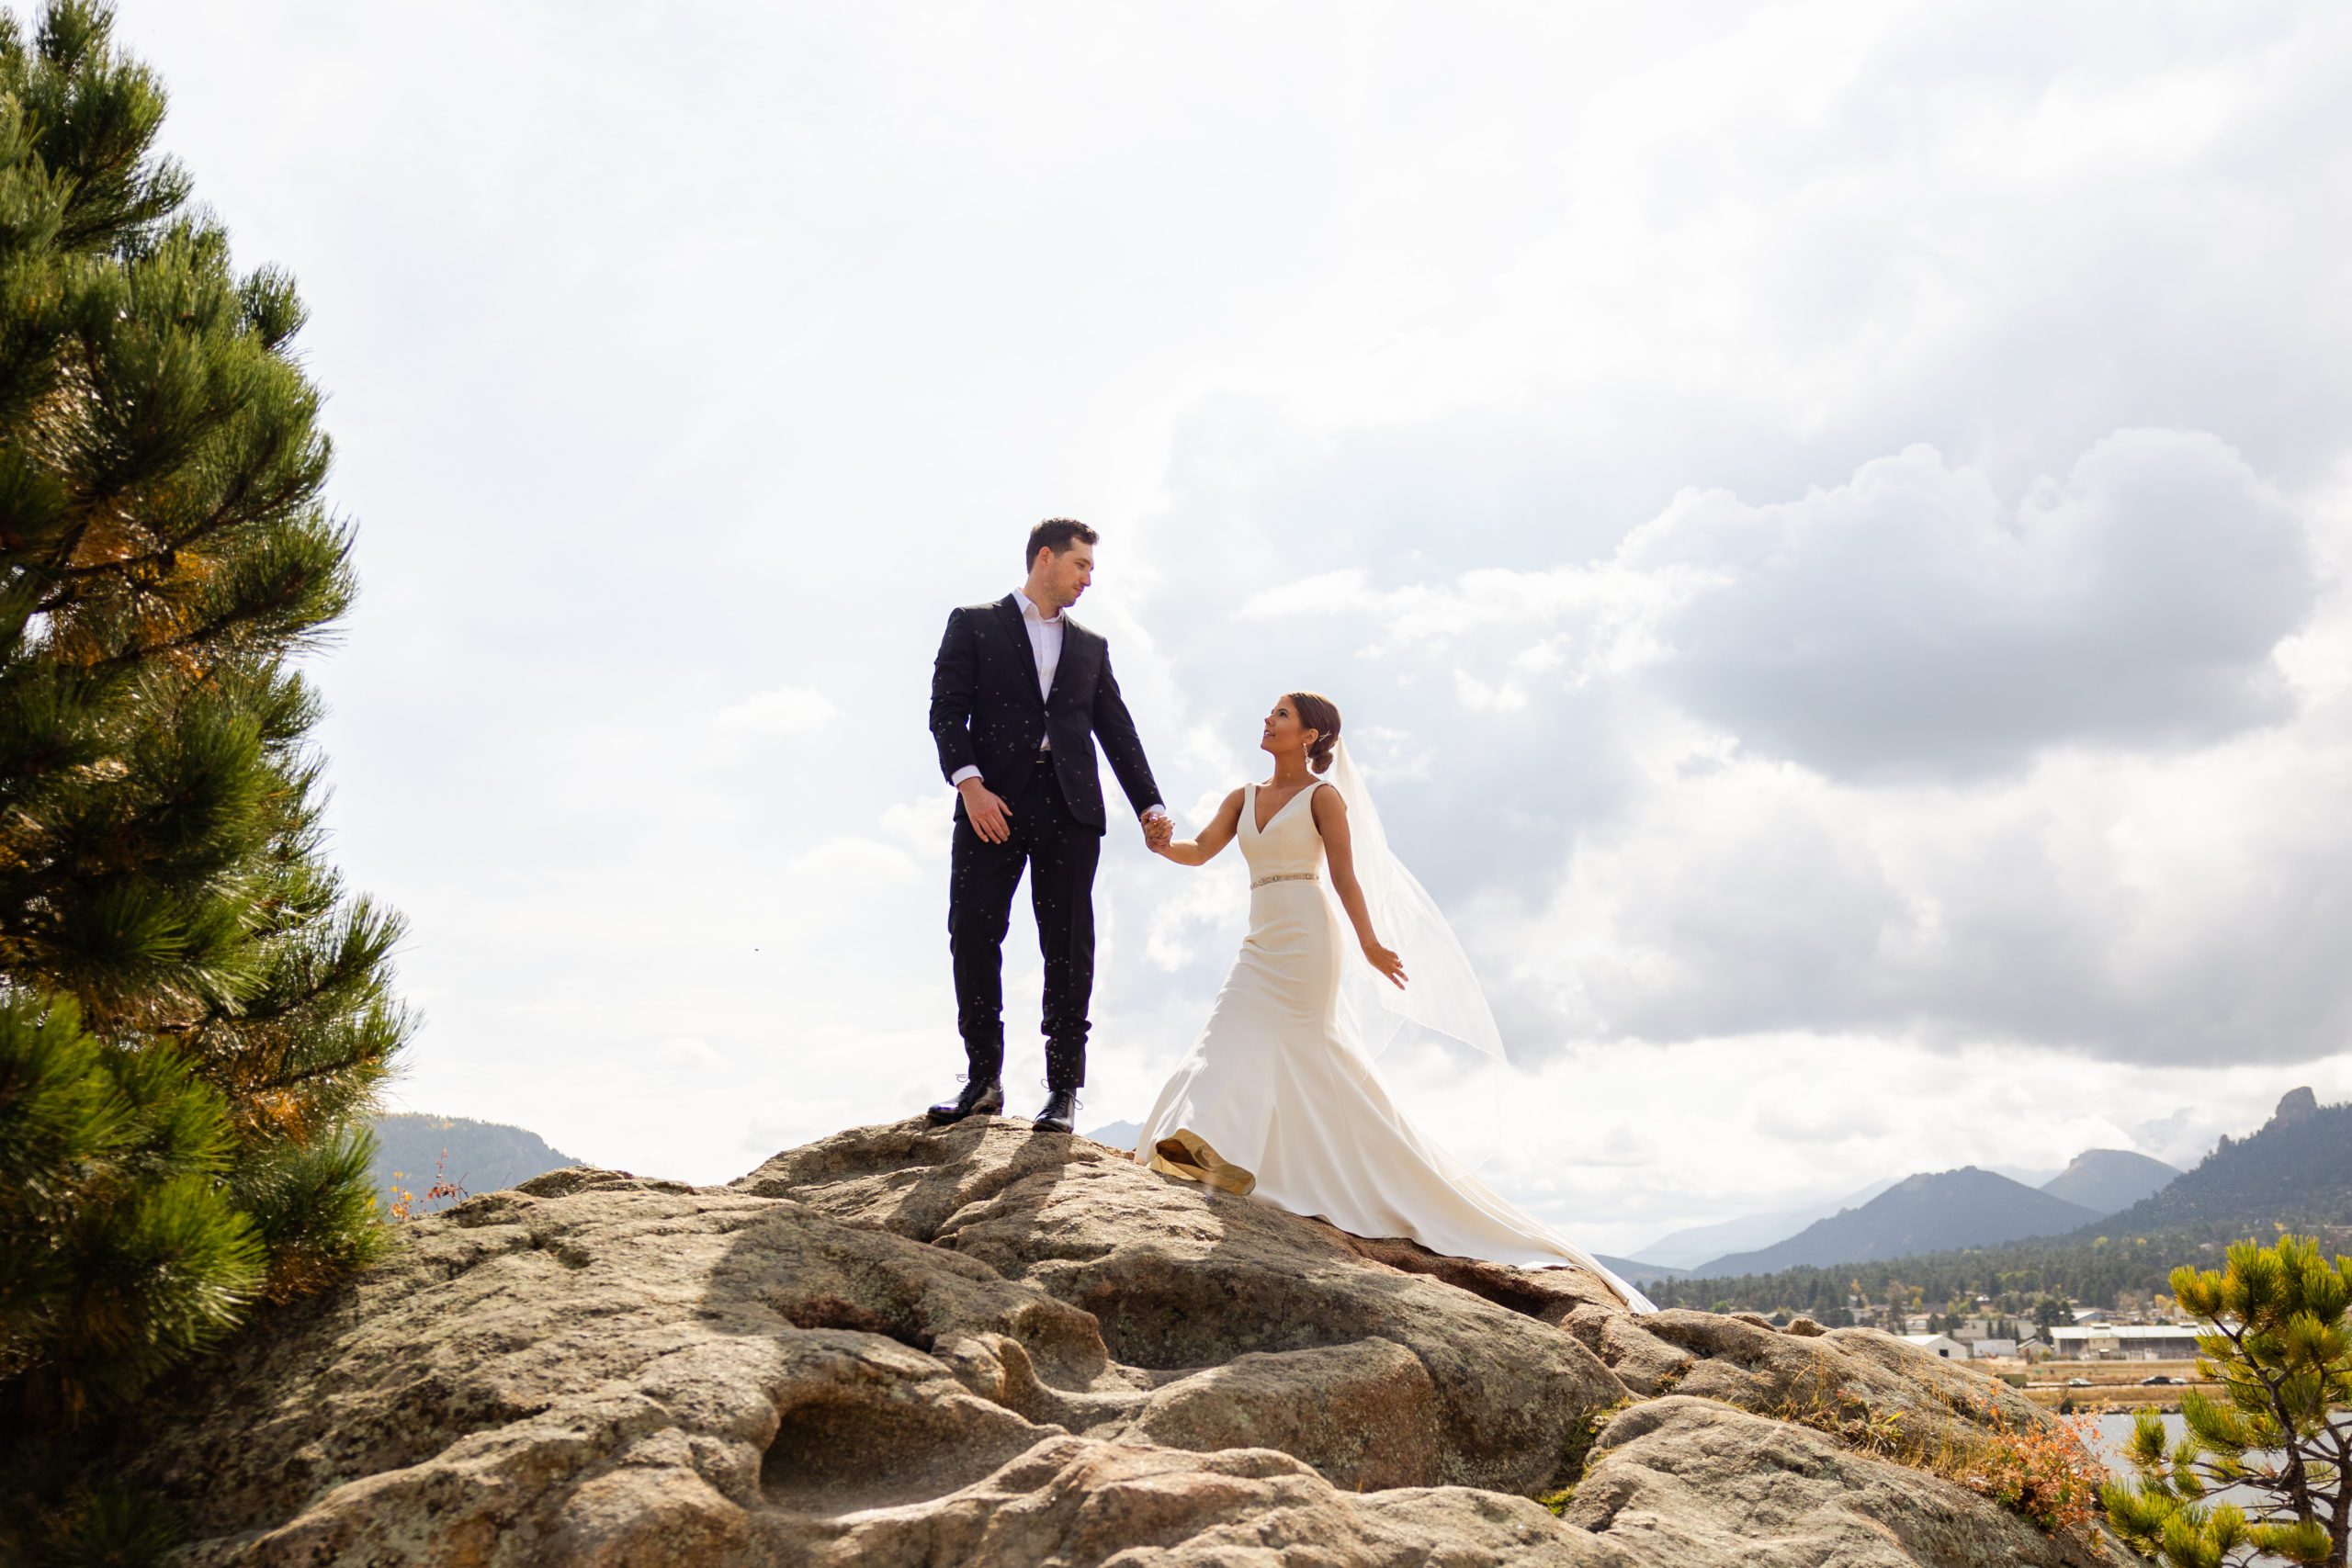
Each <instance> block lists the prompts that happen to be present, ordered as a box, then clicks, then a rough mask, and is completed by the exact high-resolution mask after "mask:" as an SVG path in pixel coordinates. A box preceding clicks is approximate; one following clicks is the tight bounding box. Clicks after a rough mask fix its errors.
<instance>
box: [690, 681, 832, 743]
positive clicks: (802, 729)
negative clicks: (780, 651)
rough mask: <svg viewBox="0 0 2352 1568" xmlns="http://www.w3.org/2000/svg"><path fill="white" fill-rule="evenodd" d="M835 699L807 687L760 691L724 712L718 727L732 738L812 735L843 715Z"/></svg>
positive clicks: (719, 718) (786, 687)
mask: <svg viewBox="0 0 2352 1568" xmlns="http://www.w3.org/2000/svg"><path fill="white" fill-rule="evenodd" d="M840 713H841V710H840V709H838V708H836V707H834V706H833V704H832V699H831V698H830V697H828V696H826V695H825V694H824V693H822V692H820V691H815V690H812V689H810V688H809V687H806V686H779V687H777V688H776V689H775V691H772V692H758V693H754V694H752V695H751V696H748V697H745V698H744V699H743V700H742V701H741V702H740V703H736V704H735V705H732V706H730V707H728V708H725V709H723V710H721V711H720V713H719V715H718V728H719V729H720V730H721V731H723V732H725V733H727V734H730V735H740V736H747V737H757V738H759V739H780V738H788V737H791V736H797V735H809V734H813V733H815V732H816V731H818V730H820V729H822V728H825V727H826V726H827V725H830V724H831V723H832V722H833V720H834V719H835V718H837V717H839V716H840Z"/></svg>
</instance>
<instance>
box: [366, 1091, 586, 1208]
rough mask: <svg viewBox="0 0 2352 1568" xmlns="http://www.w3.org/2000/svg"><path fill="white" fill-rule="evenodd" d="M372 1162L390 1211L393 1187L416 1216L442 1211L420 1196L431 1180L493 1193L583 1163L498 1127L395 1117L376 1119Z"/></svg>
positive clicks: (514, 1129) (453, 1118)
mask: <svg viewBox="0 0 2352 1568" xmlns="http://www.w3.org/2000/svg"><path fill="white" fill-rule="evenodd" d="M375 1126H376V1157H375V1158H374V1159H373V1160H372V1161H370V1162H369V1164H368V1172H369V1174H370V1175H372V1176H373V1177H374V1178H375V1179H376V1186H377V1189H378V1190H379V1191H381V1192H382V1193H383V1194H384V1201H385V1202H386V1203H387V1204H388V1205H389V1204H390V1202H391V1201H393V1200H392V1187H393V1185H394V1179H395V1177H397V1179H398V1185H399V1186H401V1188H404V1189H405V1190H408V1191H409V1192H411V1193H413V1194H414V1195H415V1198H416V1200H417V1201H416V1207H417V1209H419V1210H420V1211H422V1210H428V1209H435V1208H440V1207H443V1206H444V1204H443V1203H441V1202H437V1201H435V1202H427V1201H424V1195H425V1193H426V1192H427V1191H429V1190H431V1189H432V1187H433V1184H434V1182H435V1180H436V1179H446V1180H447V1181H450V1182H453V1183H455V1184H456V1185H458V1186H459V1187H462V1188H464V1189H465V1190H466V1191H468V1192H469V1193H473V1192H496V1191H500V1190H503V1189H505V1188H508V1187H512V1186H514V1185H515V1183H516V1182H518V1181H528V1180H530V1179H531V1178H533V1177H535V1176H538V1175H540V1174H542V1173H544V1172H546V1171H550V1170H558V1169H560V1168H563V1167H565V1166H573V1165H579V1164H581V1163H582V1162H581V1161H579V1160H576V1159H574V1158H572V1157H571V1156H570V1155H568V1154H565V1153H563V1152H562V1151H561V1150H560V1149H555V1148H550V1147H548V1144H547V1142H546V1140H545V1139H543V1138H541V1137H540V1136H539V1135H538V1134H537V1133H530V1132H526V1131H524V1130H523V1129H522V1128H520V1127H510V1126H508V1125H506V1124H505V1123H504V1122H475V1121H470V1120H469V1119H468V1118H466V1117H463V1116H420V1115H413V1114H406V1113H402V1114H397V1115H390V1116H379V1117H377V1118H376V1123H375Z"/></svg>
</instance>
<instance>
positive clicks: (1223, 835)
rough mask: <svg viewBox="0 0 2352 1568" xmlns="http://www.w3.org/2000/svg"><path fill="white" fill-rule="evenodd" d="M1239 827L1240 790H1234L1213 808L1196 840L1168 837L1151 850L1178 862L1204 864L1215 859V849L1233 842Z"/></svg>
mask: <svg viewBox="0 0 2352 1568" xmlns="http://www.w3.org/2000/svg"><path fill="white" fill-rule="evenodd" d="M1240 830H1241V792H1240V791H1239V790H1238V789H1237V790H1235V791H1234V792H1233V793H1232V794H1231V795H1227V796H1226V797H1225V804H1224V805H1222V806H1220V807H1217V808H1216V816H1214V817H1212V818H1209V825H1208V826H1207V827H1205V828H1204V829H1201V836H1200V837H1199V838H1197V839H1170V840H1168V842H1166V843H1164V844H1162V845H1160V846H1159V849H1158V850H1156V851H1154V853H1155V854H1159V855H1164V856H1166V857H1167V858H1168V859H1170V860H1172V861H1174V862H1175V863H1177V864H1178V865H1206V864H1208V863H1209V862H1211V861H1213V860H1215V859H1216V854H1217V852H1218V851H1219V850H1221V849H1223V848H1225V846H1226V845H1227V844H1229V843H1231V842H1233V836H1234V834H1236V833H1238V832H1239V831H1240Z"/></svg>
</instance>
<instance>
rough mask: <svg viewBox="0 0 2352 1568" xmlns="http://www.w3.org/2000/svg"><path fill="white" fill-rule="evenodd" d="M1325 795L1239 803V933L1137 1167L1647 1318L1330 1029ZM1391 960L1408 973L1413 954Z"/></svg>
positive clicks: (1335, 943) (1335, 954) (1336, 977)
mask: <svg viewBox="0 0 2352 1568" xmlns="http://www.w3.org/2000/svg"><path fill="white" fill-rule="evenodd" d="M1328 787H1330V786H1329V784H1312V785H1309V786H1308V787H1307V788H1306V789H1304V790H1301V791H1300V792H1299V793H1298V794H1297V795H1294V796H1292V797H1291V798H1290V799H1289V800H1287V801H1284V802H1283V806H1282V808H1281V809H1280V810H1278V811H1276V812H1275V813H1274V815H1273V817H1272V818H1271V819H1270V820H1269V821H1268V822H1267V823H1266V825H1265V827H1264V828H1263V829H1260V828H1259V827H1258V786H1257V785H1255V784H1251V785H1250V786H1249V787H1248V788H1247V789H1245V790H1244V791H1243V792H1242V803H1241V823H1240V827H1239V829H1238V838H1239V839H1240V840H1241V853H1242V856H1243V858H1244V859H1245V860H1247V861H1248V862H1249V866H1250V933H1249V935H1248V936H1247V937H1245V938H1244V939H1243V941H1242V943H1241V952H1240V954H1239V956H1238V957H1237V958H1236V959H1235V960H1234V964H1233V970H1232V972H1231V973H1230V974H1229V975H1227V977H1226V981H1225V986H1224V987H1223V988H1222V989H1221V990H1219V991H1218V992H1217V997H1216V1007H1215V1008H1214V1009H1213V1010H1211V1011H1210V1013H1209V1019H1208V1022H1207V1024H1206V1026H1204V1028H1203V1029H1202V1031H1201V1034H1200V1038H1199V1039H1198V1040H1197V1041H1195V1042H1194V1043H1193V1048H1192V1050H1191V1051H1190V1052H1189V1053H1188V1054H1187V1055H1185V1057H1184V1059H1183V1061H1182V1064H1180V1065H1179V1066H1178V1067H1177V1069H1176V1072H1175V1075H1174V1076H1173V1077H1170V1079H1169V1080H1168V1084H1167V1087H1166V1088H1164V1089H1161V1090H1160V1091H1159V1102H1158V1103H1157V1104H1155V1105H1154V1106H1153V1107H1152V1109H1151V1114H1150V1115H1149V1116H1148V1117H1146V1118H1145V1120H1144V1123H1143V1132H1142V1135H1141V1136H1140V1137H1139V1138H1138V1139H1137V1141H1136V1157H1137V1158H1138V1159H1141V1160H1142V1161H1144V1162H1145V1163H1146V1164H1147V1165H1148V1166H1150V1167H1151V1168H1153V1169H1155V1170H1159V1171H1162V1172H1164V1173H1166V1174H1168V1175H1170V1176H1177V1177H1182V1178H1184V1179H1188V1180H1193V1181H1201V1182H1205V1183H1207V1184H1209V1185H1211V1186H1214V1187H1218V1188H1221V1189H1223V1190H1227V1191H1230V1192H1236V1193H1241V1194H1254V1195H1255V1196H1256V1197H1257V1198H1260V1199H1262V1200H1265V1201H1269V1202H1272V1203H1274V1204H1276V1205H1278V1206H1280V1207H1282V1208H1283V1209H1287V1210H1289V1211H1290V1212H1291V1213H1298V1214H1319V1215H1321V1216H1322V1217H1323V1218H1325V1219H1327V1220H1329V1221H1330V1222H1331V1223H1332V1224H1335V1225H1337V1226H1339V1227H1340V1229H1341V1230H1344V1231H1347V1232H1350V1233H1351V1234H1352V1235H1362V1236H1409V1237H1410V1238H1412V1239H1413V1240H1415V1241H1418V1242H1419V1243H1420V1244H1421V1245H1422V1246H1423V1247H1428V1248H1429V1249H1430V1251H1432V1252H1436V1253H1441V1254H1443V1255H1446V1256H1449V1257H1455V1258H1487V1259H1491V1260H1493V1261H1495V1262H1498V1263H1514V1264H1523V1265H1544V1264H1559V1263H1573V1264H1575V1265H1577V1266H1578V1267H1579V1268H1583V1269H1589V1270H1590V1271H1591V1272H1592V1273H1594V1274H1596V1275H1598V1276H1599V1277H1600V1279H1602V1280H1606V1281H1607V1282H1608V1284H1609V1286H1610V1288H1611V1289H1612V1290H1614V1291H1615V1292H1617V1293H1618V1294H1619V1295H1620V1296H1622V1297H1623V1298H1624V1301H1625V1303H1626V1305H1628V1306H1629V1307H1631V1308H1632V1309H1633V1310H1634V1311H1635V1312H1641V1313H1646V1312H1654V1311H1656V1310H1657V1308H1656V1307H1654V1306H1653V1305H1652V1304H1651V1303H1650V1302H1649V1300H1648V1299H1647V1298H1646V1297H1645V1296H1644V1295H1643V1294H1642V1293H1641V1292H1639V1291H1636V1290H1634V1288H1633V1287H1632V1286H1631V1285H1629V1284H1627V1283H1626V1282H1625V1281H1624V1280H1620V1279H1619V1278H1618V1277H1617V1276H1616V1275H1614V1274H1612V1273H1611V1272H1610V1271H1609V1270H1608V1269H1604V1268H1602V1267H1601V1265H1600V1262H1599V1260H1598V1259H1596V1258H1593V1257H1592V1256H1591V1255H1590V1254H1589V1253H1588V1252H1586V1251H1584V1250H1583V1249H1582V1248H1580V1247H1577V1246H1576V1245H1575V1244H1574V1243H1572V1242H1570V1241H1569V1240H1568V1239H1567V1238H1566V1237H1565V1236H1563V1235H1560V1234H1559V1233H1558V1232H1557V1231H1555V1230H1554V1229H1552V1228H1551V1227H1550V1226H1549V1225H1546V1224H1544V1223H1543V1222H1542V1221H1541V1220H1538V1219H1536V1218H1535V1217H1534V1216H1533V1215H1532V1214H1528V1213H1523V1212H1522V1211H1521V1210H1520V1209H1518V1208H1516V1207H1514V1206H1513V1205H1512V1204H1511V1203H1510V1201H1508V1200H1506V1199H1504V1198H1503V1197H1502V1196H1501V1195H1500V1194H1499V1193H1498V1192H1496V1191H1495V1190H1493V1189H1492V1188H1490V1187H1488V1186H1487V1184H1486V1183H1485V1182H1484V1181H1482V1180H1480V1179H1478V1176H1477V1173H1476V1172H1475V1171H1473V1170H1471V1169H1470V1168H1468V1167H1466V1166H1464V1164H1462V1163H1461V1162H1460V1161H1459V1160H1457V1159H1455V1158H1454V1157H1453V1156H1452V1155H1450V1154H1448V1153H1447V1152H1446V1151H1445V1150H1444V1149H1442V1148H1441V1147H1439V1146H1438V1145H1436V1144H1435V1143H1433V1142H1431V1141H1430V1138H1429V1137H1428V1136H1427V1135H1425V1134H1422V1133H1421V1132H1420V1131H1419V1129H1417V1128H1416V1127H1415V1126H1414V1125H1413V1124H1412V1122H1411V1121H1410V1120H1409V1119H1408V1117H1406V1116H1405V1114H1404V1113H1403V1112H1402V1111H1399V1110H1397V1105H1396V1102H1395V1101H1394V1100H1391V1099H1390V1098H1389V1094H1388V1090H1387V1089H1386V1087H1385V1085H1384V1084H1382V1082H1381V1080H1380V1076H1379V1074H1378V1073H1377V1072H1376V1071H1374V1067H1373V1064H1372V1060H1371V1058H1370V1057H1369V1056H1367V1055H1365V1054H1364V1052H1363V1050H1362V1049H1361V1048H1360V1046H1359V1045H1358V1043H1356V1041H1355V1040H1354V1039H1352V1038H1351V1033H1350V1032H1349V1031H1348V1029H1347V1028H1346V1027H1345V1026H1344V1025H1343V1024H1342V1022H1341V1018H1340V1006H1339V1001H1340V979H1341V971H1342V967H1343V965H1344V964H1345V963H1346V962H1347V961H1348V960H1349V959H1350V958H1351V957H1352V956H1353V953H1354V948H1355V943H1354V942H1353V940H1352V938H1351V933H1350V932H1349V931H1347V929H1346V928H1345V927H1344V926H1343V925H1342V924H1341V923H1340V917H1339V913H1338V910H1337V908H1336V907H1335V904H1334V902H1333V901H1332V900H1331V899H1329V898H1327V897H1325V894H1324V890H1323V886H1322V875H1323V837H1322V835H1321V834H1320V833H1319V832H1317V829H1316V827H1315V817H1314V809H1313V807H1311V806H1310V805H1309V804H1308V802H1309V801H1310V800H1311V799H1312V798H1313V796H1314V795H1315V793H1316V791H1317V790H1318V789H1322V788H1328ZM1376 923H1377V919H1376V917H1375V924H1376ZM1381 934H1382V937H1383V939H1384V940H1393V938H1391V937H1390V935H1389V933H1387V932H1385V931H1383V932H1382V933H1381ZM1405 958H1406V962H1407V964H1408V966H1411V965H1412V963H1413V954H1412V953H1406V954H1405Z"/></svg>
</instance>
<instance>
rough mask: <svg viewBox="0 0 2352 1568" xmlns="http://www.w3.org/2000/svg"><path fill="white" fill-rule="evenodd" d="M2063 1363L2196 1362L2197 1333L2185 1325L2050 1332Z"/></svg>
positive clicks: (2053, 1350) (2053, 1351)
mask: <svg viewBox="0 0 2352 1568" xmlns="http://www.w3.org/2000/svg"><path fill="white" fill-rule="evenodd" d="M2050 1345H2051V1356H2052V1359H2055V1360H2060V1361H2193V1360H2195V1359H2197V1330H2196V1328H2195V1327H2194V1326H2192V1325H2188V1324H2183V1323H2084V1324H2077V1325H2075V1326H2073V1327H2071V1328H2053V1329H2052V1330H2051V1331H2050Z"/></svg>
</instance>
